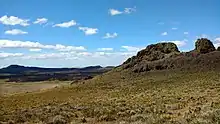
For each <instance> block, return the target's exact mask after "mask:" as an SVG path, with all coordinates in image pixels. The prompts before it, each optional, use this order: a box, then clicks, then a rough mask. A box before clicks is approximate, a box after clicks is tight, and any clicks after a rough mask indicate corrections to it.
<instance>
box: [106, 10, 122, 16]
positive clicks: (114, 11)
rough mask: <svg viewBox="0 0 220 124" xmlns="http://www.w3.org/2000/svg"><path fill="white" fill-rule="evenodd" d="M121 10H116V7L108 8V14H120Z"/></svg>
mask: <svg viewBox="0 0 220 124" xmlns="http://www.w3.org/2000/svg"><path fill="white" fill-rule="evenodd" d="M122 13H123V12H121V11H119V10H116V9H109V14H110V15H112V16H115V15H120V14H122Z"/></svg>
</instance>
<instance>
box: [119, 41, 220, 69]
mask: <svg viewBox="0 0 220 124" xmlns="http://www.w3.org/2000/svg"><path fill="white" fill-rule="evenodd" d="M218 50H220V48H219V49H218ZM121 67H122V68H123V69H130V70H131V71H133V72H136V73H139V72H145V71H152V70H167V69H168V70H172V69H175V70H195V71H196V70H199V71H201V70H218V69H219V70H220V52H218V51H215V47H214V45H213V44H212V42H211V41H210V40H208V39H205V38H202V39H198V40H197V42H196V49H195V50H192V51H189V52H183V53H180V52H179V50H178V48H177V46H176V45H175V44H174V43H158V44H153V45H149V46H147V47H146V48H145V49H143V50H141V51H140V52H138V54H137V56H133V57H131V58H129V59H128V60H127V61H125V62H124V63H123V64H122V65H121Z"/></svg>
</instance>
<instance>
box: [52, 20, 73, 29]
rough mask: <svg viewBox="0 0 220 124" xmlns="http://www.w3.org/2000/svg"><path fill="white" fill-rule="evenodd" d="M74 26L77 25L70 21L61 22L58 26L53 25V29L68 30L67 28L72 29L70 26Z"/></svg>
mask: <svg viewBox="0 0 220 124" xmlns="http://www.w3.org/2000/svg"><path fill="white" fill-rule="evenodd" d="M75 25H77V23H76V21H75V20H71V21H69V22H63V23H60V24H55V25H53V27H61V28H69V27H72V26H75Z"/></svg>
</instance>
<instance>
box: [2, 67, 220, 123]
mask: <svg viewBox="0 0 220 124" xmlns="http://www.w3.org/2000/svg"><path fill="white" fill-rule="evenodd" d="M0 103H1V104H0V123H49V124H65V123H71V124H75V123H100V124H105V123H108V124H111V123H120V124H127V123H136V124H139V123H140V124H142V123H147V124H151V123H156V124H157V123H161V124H163V123H175V124H187V123H192V124H199V123H204V124H206V123H207V124H208V123H216V124H217V123H220V73H219V72H214V71H210V72H175V71H155V72H143V73H131V71H129V70H123V71H122V70H121V69H120V68H116V69H113V70H112V71H110V72H108V73H105V74H103V75H100V76H97V77H95V78H94V79H92V80H87V81H84V82H79V83H77V84H73V85H68V86H67V85H66V86H64V87H57V88H53V89H49V90H46V91H41V92H30V93H19V94H15V95H7V96H1V97H0Z"/></svg>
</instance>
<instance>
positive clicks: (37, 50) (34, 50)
mask: <svg viewBox="0 0 220 124" xmlns="http://www.w3.org/2000/svg"><path fill="white" fill-rule="evenodd" d="M41 50H42V49H39V48H38V49H37V48H35V49H29V51H31V52H40V51H41Z"/></svg>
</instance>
